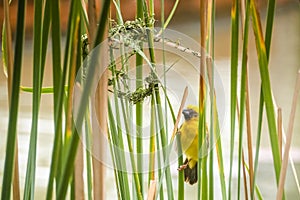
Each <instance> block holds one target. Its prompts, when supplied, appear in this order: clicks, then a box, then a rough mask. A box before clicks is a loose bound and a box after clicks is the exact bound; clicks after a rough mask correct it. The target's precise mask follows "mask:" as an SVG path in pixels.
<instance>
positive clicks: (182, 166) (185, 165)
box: [177, 162, 189, 171]
mask: <svg viewBox="0 0 300 200" xmlns="http://www.w3.org/2000/svg"><path fill="white" fill-rule="evenodd" d="M188 164H189V163H188V162H187V163H186V164H183V165H180V167H178V169H177V170H178V171H182V170H184V169H185V168H187V166H188Z"/></svg>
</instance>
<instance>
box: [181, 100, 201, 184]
mask: <svg viewBox="0 0 300 200" xmlns="http://www.w3.org/2000/svg"><path fill="white" fill-rule="evenodd" d="M182 114H183V116H184V119H185V122H184V123H183V124H182V125H181V127H180V128H179V131H178V134H180V139H181V147H182V151H183V152H184V153H185V155H186V160H185V162H184V164H183V165H182V166H180V167H179V168H178V170H184V180H185V182H187V183H189V184H191V185H193V184H194V183H196V182H197V179H198V175H197V162H198V123H199V122H198V116H199V114H198V107H197V106H193V105H189V106H188V107H187V108H186V109H184V110H183V111H182Z"/></svg>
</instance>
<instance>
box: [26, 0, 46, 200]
mask: <svg viewBox="0 0 300 200" xmlns="http://www.w3.org/2000/svg"><path fill="white" fill-rule="evenodd" d="M42 10H43V4H42V2H41V1H38V0H36V1H34V26H33V35H34V39H33V94H32V95H33V97H32V123H31V133H30V142H29V152H28V160H27V169H26V178H25V189H24V199H32V198H33V196H34V191H35V169H36V146H37V136H38V135H37V134H38V133H37V131H38V130H37V129H38V115H39V107H40V97H41V85H42V80H43V74H42V71H43V70H42V68H44V66H42V65H41V52H42V49H41V47H42V12H41V11H42Z"/></svg>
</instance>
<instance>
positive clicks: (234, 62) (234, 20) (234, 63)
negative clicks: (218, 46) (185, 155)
mask: <svg viewBox="0 0 300 200" xmlns="http://www.w3.org/2000/svg"><path fill="white" fill-rule="evenodd" d="M238 44H239V2H238V1H237V0H234V1H233V3H232V10H231V92H230V102H231V103H230V133H231V136H230V167H229V181H228V199H229V200H230V199H231V181H232V168H233V166H232V165H233V150H234V138H235V136H234V135H235V119H236V96H237V69H238ZM238 179H239V177H238ZM239 188H240V185H239V184H238V197H239Z"/></svg>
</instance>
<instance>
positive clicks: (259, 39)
mask: <svg viewBox="0 0 300 200" xmlns="http://www.w3.org/2000/svg"><path fill="white" fill-rule="evenodd" d="M251 14H252V19H253V20H252V23H253V31H254V35H255V39H256V49H257V55H258V58H259V69H260V75H261V79H262V90H263V96H264V101H265V105H266V112H267V121H268V127H269V136H270V141H271V148H272V154H273V161H274V169H275V175H276V182H277V184H278V181H279V174H280V168H281V160H280V152H279V145H278V135H277V127H276V118H275V110H274V104H273V99H272V90H271V84H270V76H269V70H268V60H267V55H266V46H265V43H264V40H263V35H262V28H261V24H260V18H259V13H258V11H257V9H256V5H255V2H254V1H253V0H251Z"/></svg>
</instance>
